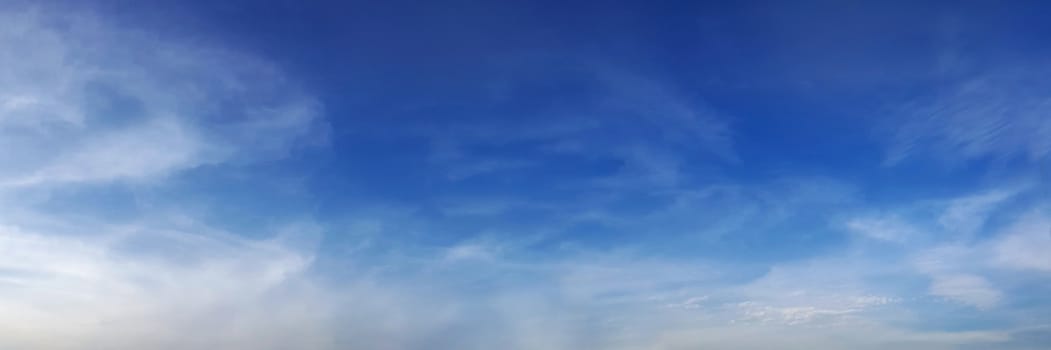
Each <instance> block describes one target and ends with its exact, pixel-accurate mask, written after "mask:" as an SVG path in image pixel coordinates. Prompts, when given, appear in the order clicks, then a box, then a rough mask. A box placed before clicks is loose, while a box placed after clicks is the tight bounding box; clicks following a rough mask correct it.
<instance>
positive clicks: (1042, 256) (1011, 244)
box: [992, 211, 1051, 272]
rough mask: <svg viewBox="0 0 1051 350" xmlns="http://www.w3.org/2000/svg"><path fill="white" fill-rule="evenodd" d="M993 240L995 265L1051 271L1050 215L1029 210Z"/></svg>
mask: <svg viewBox="0 0 1051 350" xmlns="http://www.w3.org/2000/svg"><path fill="white" fill-rule="evenodd" d="M1004 231H1005V232H1002V233H1001V234H1000V236H999V238H998V239H997V240H996V241H994V242H993V243H992V250H993V252H994V253H993V254H995V256H994V258H993V259H994V261H995V263H996V264H997V265H999V266H1003V267H1007V268H1013V269H1022V270H1036V271H1043V272H1051V257H1049V256H1048V254H1047V252H1049V251H1051V218H1049V217H1048V216H1047V215H1042V213H1041V212H1040V211H1034V212H1031V213H1028V214H1026V215H1024V216H1022V218H1020V219H1019V220H1018V221H1017V222H1015V223H1014V224H1013V225H1011V226H1010V227H1008V228H1006V229H1005V230H1004Z"/></svg>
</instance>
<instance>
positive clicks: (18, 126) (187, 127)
mask: <svg viewBox="0 0 1051 350" xmlns="http://www.w3.org/2000/svg"><path fill="white" fill-rule="evenodd" d="M0 21H2V22H3V23H4V24H5V25H4V28H3V29H0V46H2V47H4V50H3V52H2V53H0V185H4V186H8V187H10V186H26V185H38V184H48V183H76V182H100V181H102V182H105V181H112V180H144V179H149V178H155V177H157V176H163V175H167V174H171V173H174V172H177V171H180V170H184V169H188V168H193V167H196V166H200V165H205V164H214V163H217V162H224V161H246V160H252V159H258V158H260V157H275V156H278V157H279V156H282V155H283V154H284V153H286V152H288V151H289V150H290V149H292V148H295V147H297V145H300V144H309V143H313V142H317V140H319V139H318V138H323V137H324V130H325V127H324V122H323V120H322V119H321V118H320V113H319V112H320V104H319V103H318V102H317V101H316V99H314V98H313V97H311V96H309V95H307V94H305V93H304V92H303V91H301V90H300V89H298V88H296V87H295V84H294V83H293V82H291V81H290V80H289V79H288V78H286V77H285V76H284V75H283V74H282V73H281V72H280V71H279V70H278V69H277V67H275V66H274V65H273V64H271V63H269V62H266V61H264V60H261V59H259V58H257V57H254V56H251V55H246V54H243V53H238V52H232V51H228V50H222V49H215V48H207V47H202V46H199V45H191V44H189V42H190V41H189V40H182V39H180V38H174V37H163V38H162V37H154V36H152V35H149V34H147V33H144V32H140V31H137V30H136V29H133V28H121V27H115V26H111V25H109V24H107V23H104V22H102V21H100V20H99V19H98V18H96V17H93V16H91V15H86V14H81V13H69V14H61V15H60V14H56V13H53V12H47V11H44V10H36V11H32V10H30V11H17V10H8V11H2V12H0ZM184 41H185V42H184Z"/></svg>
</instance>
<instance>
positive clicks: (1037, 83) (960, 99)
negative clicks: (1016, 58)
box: [885, 63, 1051, 165]
mask: <svg viewBox="0 0 1051 350" xmlns="http://www.w3.org/2000/svg"><path fill="white" fill-rule="evenodd" d="M1048 73H1049V72H1048V71H1047V70H1046V69H1042V68H1039V67H1038V66H1033V65H1027V64H1025V63H1018V64H1016V66H1015V67H1012V68H1004V69H995V70H990V71H987V72H984V73H981V74H976V75H972V76H970V77H966V78H962V79H958V80H955V81H951V82H949V83H946V85H945V86H943V87H942V88H941V89H940V91H941V92H939V93H938V94H937V95H935V96H933V97H931V98H929V99H925V100H923V101H921V102H917V103H915V104H914V105H912V106H910V107H908V108H906V109H905V114H904V116H903V119H902V120H903V122H902V123H901V124H900V127H898V128H896V129H895V130H894V132H893V142H892V144H891V147H890V150H889V151H888V153H887V158H886V160H885V161H886V163H887V164H890V165H893V164H896V163H899V162H901V161H903V160H905V159H906V158H911V157H921V158H932V159H937V160H941V161H946V162H949V163H958V162H962V161H969V160H982V159H986V160H1010V159H1023V160H1026V161H1029V162H1039V161H1041V160H1045V159H1046V157H1047V156H1048V155H1049V154H1051V118H1048V116H1047V112H1046V111H1047V108H1048V106H1049V105H1051V94H1048V93H1047V91H1049V90H1048V86H1047V81H1048V79H1047V78H1048V76H1049V75H1048Z"/></svg>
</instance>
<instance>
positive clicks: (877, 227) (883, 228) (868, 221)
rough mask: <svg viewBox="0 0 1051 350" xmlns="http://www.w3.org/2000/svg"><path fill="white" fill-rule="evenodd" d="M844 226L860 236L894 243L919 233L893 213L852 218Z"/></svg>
mask: <svg viewBox="0 0 1051 350" xmlns="http://www.w3.org/2000/svg"><path fill="white" fill-rule="evenodd" d="M846 226H847V229H849V230H851V231H852V232H855V233H858V234H860V235H862V236H865V237H868V238H872V239H876V240H881V241H888V242H895V243H905V242H907V241H909V240H910V239H915V237H916V236H918V235H919V234H920V232H919V231H918V230H917V229H916V228H914V227H912V226H911V225H909V224H908V223H906V222H905V221H903V220H901V219H900V218H898V217H896V216H893V215H891V216H877V217H859V218H853V219H850V220H848V221H847V223H846Z"/></svg>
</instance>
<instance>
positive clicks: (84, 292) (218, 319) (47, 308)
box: [0, 225, 327, 349]
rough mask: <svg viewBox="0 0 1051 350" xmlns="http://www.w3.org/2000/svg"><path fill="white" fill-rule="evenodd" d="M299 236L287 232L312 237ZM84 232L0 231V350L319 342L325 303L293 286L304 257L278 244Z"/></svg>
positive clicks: (149, 230)
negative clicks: (0, 334) (0, 331)
mask: <svg viewBox="0 0 1051 350" xmlns="http://www.w3.org/2000/svg"><path fill="white" fill-rule="evenodd" d="M303 228H304V227H299V228H296V229H294V230H293V231H292V232H287V233H285V234H286V235H289V234H291V235H303V234H307V235H309V234H311V232H303V231H302V229H303ZM84 229H88V230H91V231H95V232H96V234H92V235H84V234H79V235H58V234H54V233H46V234H45V233H38V232H33V231H31V230H27V229H25V228H22V227H18V226H9V225H6V226H0V252H3V256H2V257H0V295H2V296H3V297H2V298H0V307H3V309H4V310H5V312H4V314H3V315H2V316H0V330H2V332H3V333H4V336H3V340H0V346H2V347H5V348H34V349H83V348H100V347H104V348H110V349H130V348H143V347H148V348H155V349H184V348H194V347H201V346H205V347H208V346H224V347H231V348H264V349H267V348H270V349H276V348H287V347H288V346H291V345H290V344H299V345H305V344H311V343H313V342H316V341H320V340H322V339H318V338H317V337H318V335H317V332H318V331H319V330H321V329H320V328H318V326H321V325H323V324H321V323H319V321H320V320H319V318H320V317H323V315H324V312H326V311H325V309H324V308H323V307H325V306H327V305H324V304H319V303H318V300H316V299H314V298H313V297H312V294H313V291H312V290H311V288H310V287H311V286H310V285H309V284H306V283H305V282H303V281H302V280H301V279H302V277H303V273H304V271H305V270H306V269H307V268H308V267H309V266H310V264H311V261H312V259H313V257H312V255H311V253H310V252H309V251H301V250H296V249H292V248H291V246H290V245H288V244H285V243H282V242H281V241H280V240H279V239H276V238H275V239H273V240H263V241H251V240H244V239H239V238H236V237H232V236H225V237H217V236H215V235H214V234H213V233H209V234H197V233H194V232H183V231H175V230H170V229H165V228H153V227H150V226H137V227H122V228H119V229H116V230H112V229H111V230H106V229H107V228H105V227H84ZM100 231H101V233H100ZM313 234H316V233H313Z"/></svg>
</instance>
